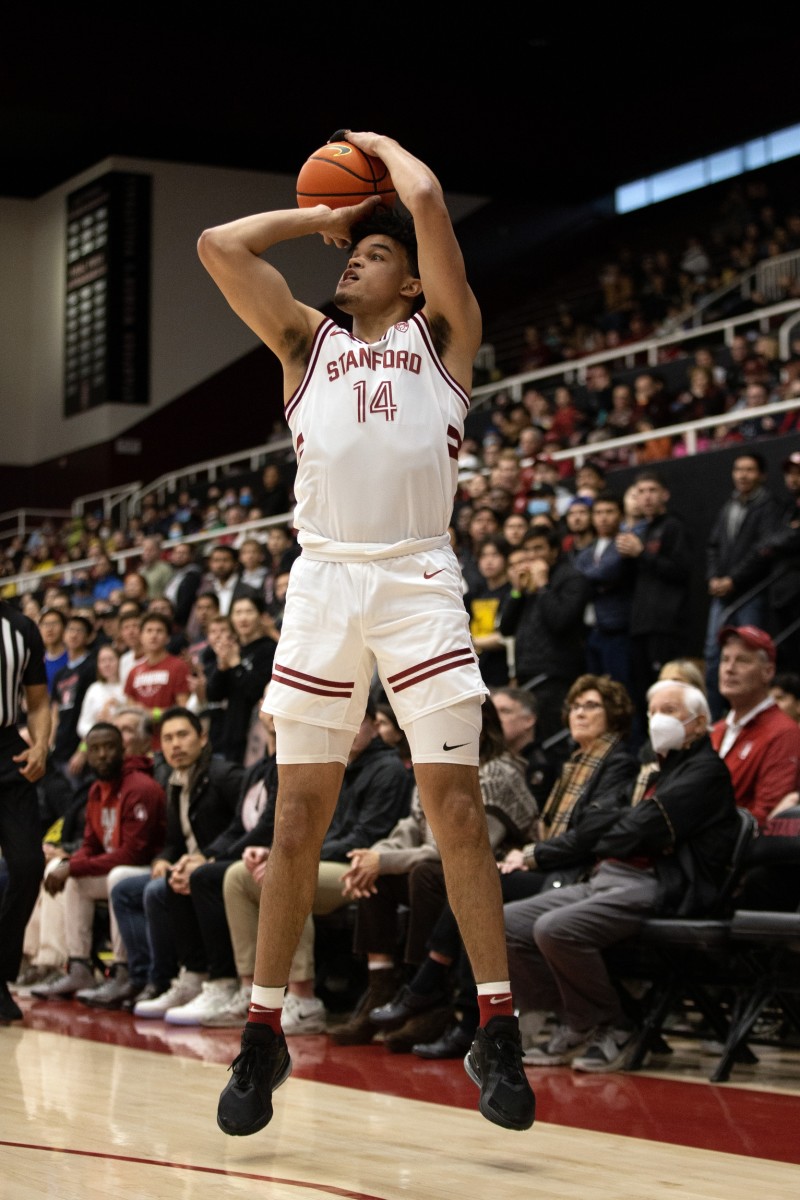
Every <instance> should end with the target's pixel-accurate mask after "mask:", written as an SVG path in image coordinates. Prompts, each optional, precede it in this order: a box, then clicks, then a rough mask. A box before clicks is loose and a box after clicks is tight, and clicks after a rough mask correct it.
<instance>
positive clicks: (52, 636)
mask: <svg viewBox="0 0 800 1200" xmlns="http://www.w3.org/2000/svg"><path fill="white" fill-rule="evenodd" d="M37 624H38V626H39V633H40V634H41V635H42V642H43V643H44V664H45V668H46V670H47V687H48V690H50V691H51V692H52V688H53V678H54V677H55V674H56V671H59V670H60V669H61V668H62V667H63V666H64V665H65V664H66V661H67V647H66V645H65V643H64V630H65V628H66V624H67V618H66V617H65V615H64V613H63V612H62V611H61V609H59V608H43V609H42V611H41V612H40V614H39V620H38V622H37Z"/></svg>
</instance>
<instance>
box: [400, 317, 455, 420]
mask: <svg viewBox="0 0 800 1200" xmlns="http://www.w3.org/2000/svg"><path fill="white" fill-rule="evenodd" d="M411 320H412V321H413V322H414V324H415V325H416V326H417V328H418V329H419V331H420V333H421V335H422V340H423V341H424V343H425V345H426V347H427V349H428V353H429V354H430V356H431V358H432V360H433V364H434V366H435V367H436V370H437V371H438V372H439V374H440V375H441V376H442V378H443V379H444V380H446V382H447V383H448V384H449V385H450V387H451V388H452V389H453V391H454V392H456V394H457V395H458V396H459V398H460V399H461V402H462V404H463V405H464V408H466V409H467V411H469V395H468V393H467V392H465V391H464V389H463V387H462V386H461V384H460V383H459V382H458V381H457V380H456V379H454V378H453V376H452V375H451V374H450V372H449V371H448V369H447V367H446V366H445V365H444V363H443V362H442V360H441V359H440V358H439V355H438V354H437V353H436V351H435V350H434V347H433V340H432V338H431V327H430V325H429V324H428V318H427V317H426V316H425V314H424V313H421V312H418V313H414V315H413V316H412V318H411Z"/></svg>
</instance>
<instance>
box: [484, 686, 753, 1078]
mask: <svg viewBox="0 0 800 1200" xmlns="http://www.w3.org/2000/svg"><path fill="white" fill-rule="evenodd" d="M648 713H649V731H650V738H651V741H652V744H653V746H654V748H655V750H656V753H657V754H658V759H659V769H658V770H656V771H653V770H652V768H643V771H647V772H648V775H647V777H646V778H645V779H644V780H643V781H642V782H643V784H644V787H643V789H642V787H641V784H640V788H639V789H638V790H643V792H644V794H643V796H642V799H641V800H640V801H639V802H638V803H636V804H630V805H626V806H624V807H623V809H622V810H621V811H620V808H619V799H620V798H619V796H618V795H611V796H606V797H604V798H601V799H600V800H598V802H597V803H596V805H595V806H593V807H594V809H595V814H594V815H595V817H596V823H595V822H594V821H592V822H590V821H589V820H588V817H587V822H586V825H585V829H584V834H585V841H583V848H584V849H585V851H586V853H587V854H588V855H590V856H591V857H592V858H593V860H594V863H595V865H594V867H593V868H591V871H590V873H589V875H588V878H587V879H586V880H585V881H584V882H579V883H573V884H571V885H569V886H567V887H562V888H558V889H550V890H549V891H547V892H544V893H542V894H541V895H539V896H533V897H531V898H529V899H524V900H518V901H515V902H514V903H512V904H507V905H506V906H505V922H506V933H507V938H508V950H509V965H510V970H511V986H512V991H513V994H514V999H515V1002H516V1003H517V1005H518V1006H519V1009H520V1011H521V1013H529V1012H532V1011H540V1012H544V1013H548V1012H552V1013H555V1014H556V1016H557V1020H558V1027H557V1029H556V1030H555V1032H554V1033H553V1034H552V1035H551V1036H550V1037H549V1038H548V1040H547V1041H546V1042H544V1043H543V1044H542V1045H541V1046H539V1047H537V1048H536V1049H534V1050H531V1051H528V1052H527V1053H526V1056H525V1058H526V1061H527V1062H532V1063H534V1064H537V1065H540V1066H558V1065H561V1064H567V1063H570V1064H571V1065H572V1067H573V1068H574V1069H575V1070H579V1071H588V1072H608V1071H616V1070H620V1069H621V1068H623V1067H624V1066H625V1062H626V1058H627V1055H628V1054H629V1051H630V1043H631V1038H632V1032H631V1029H630V1026H629V1022H628V1019H627V1018H626V1016H625V1014H624V1012H623V1008H622V1003H621V997H620V993H619V991H618V989H617V987H616V986H615V984H614V983H613V982H612V980H611V977H610V975H609V972H608V968H607V966H606V963H605V961H604V958H603V951H604V950H605V949H606V948H607V947H609V946H612V945H614V944H615V943H617V942H619V941H622V940H623V939H625V938H628V937H632V936H634V935H635V934H636V933H637V931H638V930H639V928H640V927H641V924H642V921H643V920H644V919H645V918H647V917H649V916H653V915H658V914H664V915H667V914H671V913H678V912H679V913H681V914H682V915H687V916H689V915H698V916H699V915H702V913H703V912H704V911H707V910H708V907H709V905H711V904H713V901H714V899H715V896H716V893H717V889H718V887H719V886H720V885H721V883H722V881H723V879H724V876H725V871H726V868H727V865H728V862H729V860H730V853H731V851H732V849H733V845H734V842H735V840H736V836H737V831H738V819H737V815H736V803H735V799H734V794H733V787H732V784H731V779H730V775H729V774H728V771H727V770H726V769H725V768H724V764H723V763H721V762H720V759H719V756H718V755H716V754H715V752H714V750H713V748H712V746H711V743H710V740H709V738H708V732H707V730H708V722H709V711H708V705H707V703H706V700H705V697H704V696H703V694H702V693H701V692H698V691H697V689H696V688H692V687H689V686H688V685H686V684H681V683H674V682H671V681H662V682H657V683H655V684H654V685H653V686H652V688H651V689H650V693H649V696H648ZM629 796H630V797H631V799H635V798H636V797H635V796H633V794H632V791H629ZM592 825H594V830H592V828H591V826H592ZM569 835H570V831H567V833H566V834H563V835H562V837H565V838H566V837H569ZM582 840H583V839H582ZM554 845H555V843H554Z"/></svg>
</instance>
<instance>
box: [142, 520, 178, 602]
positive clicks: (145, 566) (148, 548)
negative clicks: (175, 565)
mask: <svg viewBox="0 0 800 1200" xmlns="http://www.w3.org/2000/svg"><path fill="white" fill-rule="evenodd" d="M161 544H162V538H161V535H160V534H151V535H150V537H146V538H142V547H141V556H140V558H139V564H138V566H137V568H136V569H137V571H138V572H139V574H140V575H141V576H142V577H143V578H144V580H145V582H146V583H147V596H148V599H149V600H156V599H158V598H159V597H160V596H163V595H164V592H165V590H166V587H167V584H168V583H169V581H170V579H171V578H172V567H171V566H170V564H169V563H168V562H165V560H164V558H163V556H162V552H161Z"/></svg>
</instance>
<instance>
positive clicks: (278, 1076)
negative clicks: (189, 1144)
mask: <svg viewBox="0 0 800 1200" xmlns="http://www.w3.org/2000/svg"><path fill="white" fill-rule="evenodd" d="M230 1070H231V1071H232V1072H233V1074H232V1076H231V1078H230V1079H229V1080H228V1083H227V1084H226V1086H225V1087H224V1088H223V1090H222V1094H221V1095H220V1098H219V1105H218V1106H217V1124H218V1125H219V1127H220V1129H221V1130H222V1132H223V1133H229V1134H231V1135H233V1136H244V1135H246V1134H248V1133H258V1131H259V1129H263V1128H264V1126H265V1125H267V1124H269V1122H270V1121H271V1120H272V1093H273V1092H274V1091H275V1088H278V1087H280V1086H281V1084H282V1083H284V1082H285V1080H286V1079H288V1078H289V1075H290V1074H291V1072H292V1060H291V1058H290V1057H289V1051H288V1048H287V1046H286V1038H285V1037H284V1036H283V1034H282V1033H281V1034H276V1033H275V1032H274V1031H273V1030H272V1029H270V1027H269V1025H259V1024H256V1023H255V1022H252V1023H249V1024H247V1025H245V1027H244V1030H243V1032H242V1049H241V1052H240V1053H239V1054H238V1055H237V1056H236V1058H235V1059H234V1060H233V1062H232V1063H231V1065H230Z"/></svg>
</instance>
